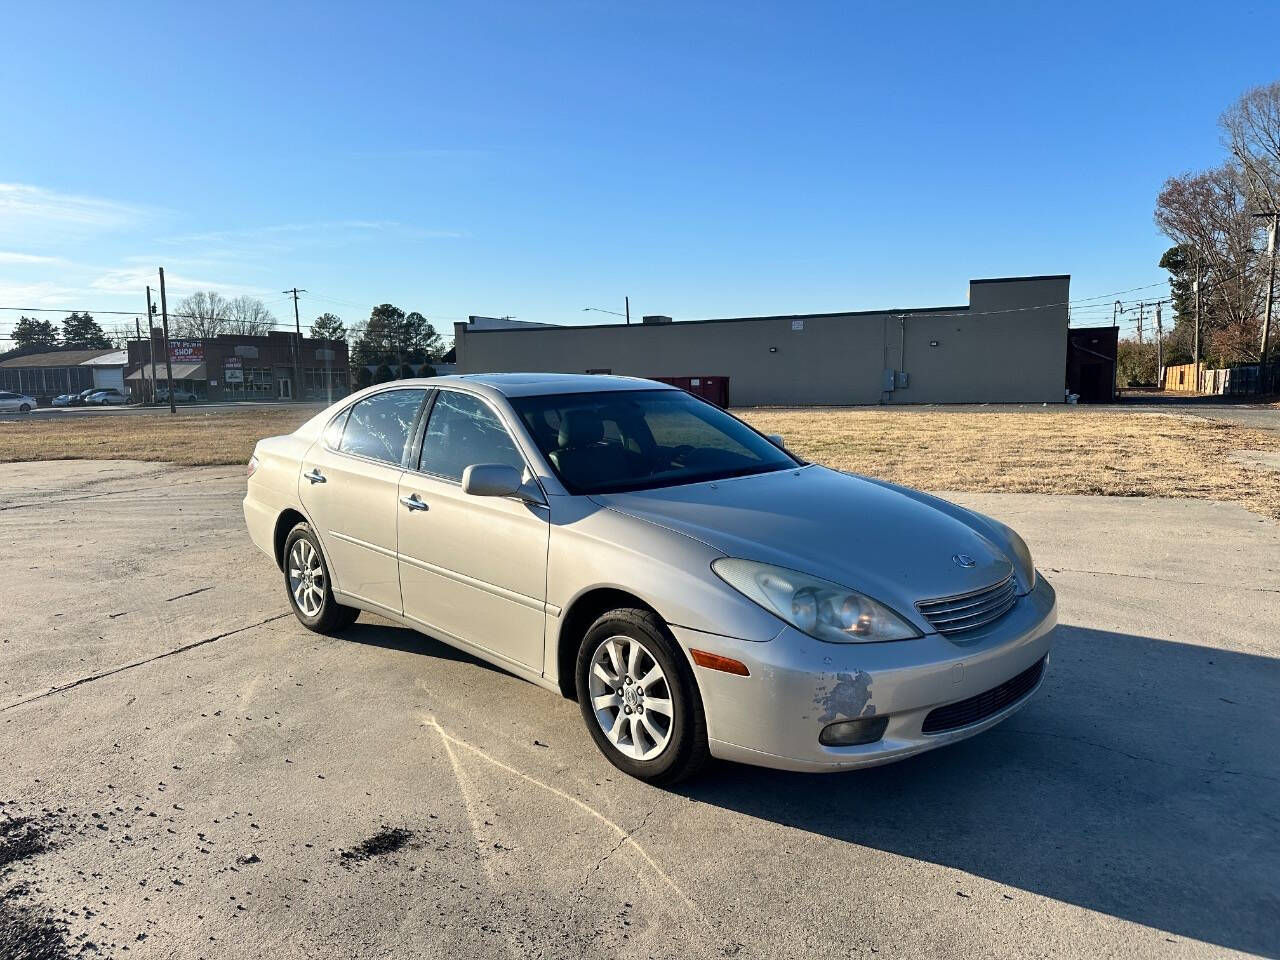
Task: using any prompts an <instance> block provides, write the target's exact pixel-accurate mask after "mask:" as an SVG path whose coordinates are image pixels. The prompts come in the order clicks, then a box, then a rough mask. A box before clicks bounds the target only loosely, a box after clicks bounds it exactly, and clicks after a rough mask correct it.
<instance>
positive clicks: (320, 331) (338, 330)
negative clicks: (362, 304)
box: [311, 313, 347, 340]
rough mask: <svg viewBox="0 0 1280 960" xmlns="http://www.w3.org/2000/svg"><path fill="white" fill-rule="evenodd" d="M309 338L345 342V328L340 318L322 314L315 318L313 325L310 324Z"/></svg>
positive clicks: (330, 314)
mask: <svg viewBox="0 0 1280 960" xmlns="http://www.w3.org/2000/svg"><path fill="white" fill-rule="evenodd" d="M311 338H312V339H313V340H346V339H347V328H346V326H345V325H344V324H343V322H342V318H341V317H338V316H335V315H333V314H332V313H322V314H320V316H318V317H316V320H315V323H313V324H311Z"/></svg>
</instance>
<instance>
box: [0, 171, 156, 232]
mask: <svg viewBox="0 0 1280 960" xmlns="http://www.w3.org/2000/svg"><path fill="white" fill-rule="evenodd" d="M145 217H146V211H145V210H143V208H141V207H134V206H130V205H128V204H123V203H116V202H114V201H111V200H103V199H100V198H98V197H87V196H82V195H80V194H74V193H59V192H57V191H55V190H47V189H45V188H44V187H36V186H32V185H31V184H26V183H0V235H10V236H22V237H24V238H26V239H31V238H47V237H49V236H66V235H68V234H83V233H92V232H98V231H103V230H115V229H119V228H122V227H128V226H132V225H134V224H136V223H138V222H139V221H141V220H143V219H144V218H145Z"/></svg>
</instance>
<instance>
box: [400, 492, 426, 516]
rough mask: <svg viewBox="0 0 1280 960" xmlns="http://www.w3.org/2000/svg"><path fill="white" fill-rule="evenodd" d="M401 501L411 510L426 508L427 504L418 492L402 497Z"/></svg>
mask: <svg viewBox="0 0 1280 960" xmlns="http://www.w3.org/2000/svg"><path fill="white" fill-rule="evenodd" d="M400 502H401V503H403V504H404V505H405V506H406V507H408V508H409V510H410V512H412V511H414V510H426V509H427V504H426V502H425V501H423V500H422V499H420V498H419V497H418V495H417V494H416V493H412V494H410V495H409V496H407V497H401V498H400Z"/></svg>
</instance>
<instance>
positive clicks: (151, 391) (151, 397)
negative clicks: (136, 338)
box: [142, 283, 156, 403]
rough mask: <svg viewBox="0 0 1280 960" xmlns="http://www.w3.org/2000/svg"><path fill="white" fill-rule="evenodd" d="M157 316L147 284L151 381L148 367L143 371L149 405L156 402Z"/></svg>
mask: <svg viewBox="0 0 1280 960" xmlns="http://www.w3.org/2000/svg"><path fill="white" fill-rule="evenodd" d="M155 315H156V308H155V307H154V306H152V305H151V284H150V283H148V284H147V362H148V364H150V365H151V379H150V380H148V379H147V374H146V367H143V371H142V383H143V384H145V385H146V388H147V403H155V402H156V338H155V333H154V326H152V320H154V317H155Z"/></svg>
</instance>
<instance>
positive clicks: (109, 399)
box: [85, 387, 129, 407]
mask: <svg viewBox="0 0 1280 960" xmlns="http://www.w3.org/2000/svg"><path fill="white" fill-rule="evenodd" d="M128 402H129V399H128V397H126V396H125V395H124V394H123V393H121V392H120V391H119V390H117V389H116V388H115V387H107V388H106V389H105V390H95V391H94V392H93V393H91V394H89V396H88V397H87V398H86V399H85V403H87V404H89V405H90V406H94V407H107V406H116V405H117V404H122V403H128Z"/></svg>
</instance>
